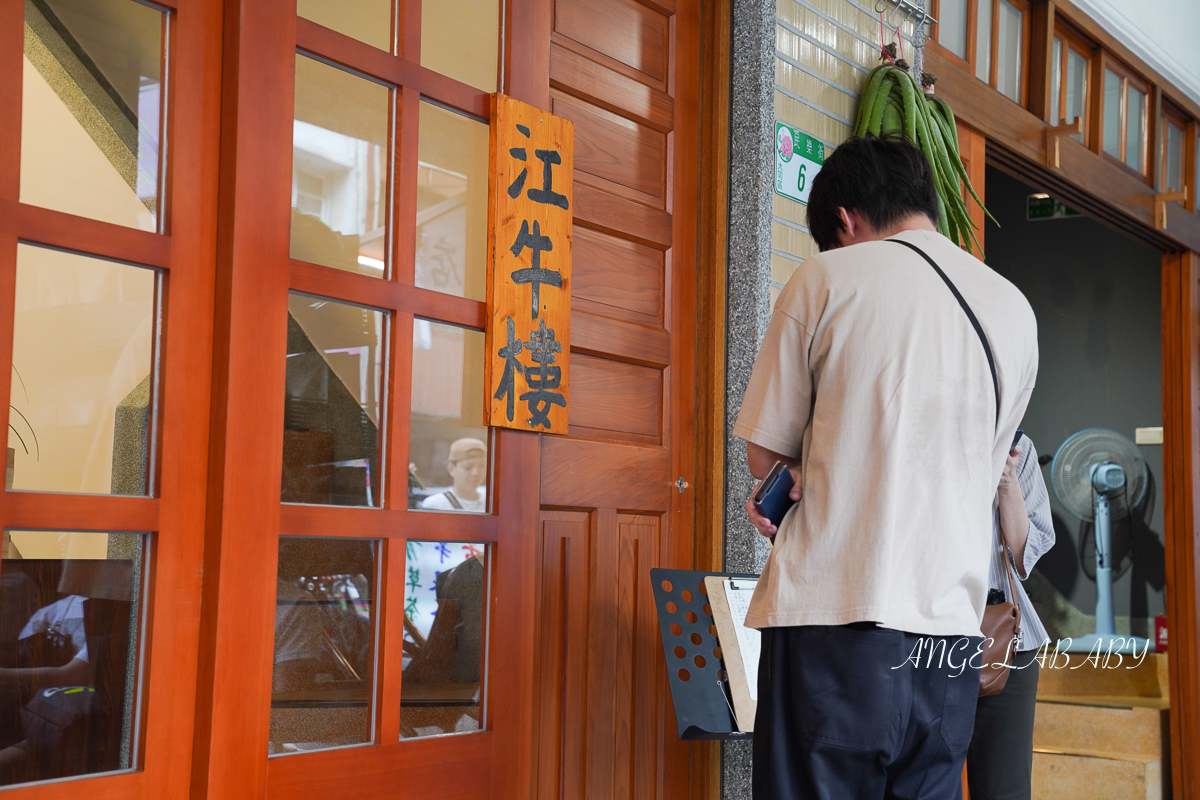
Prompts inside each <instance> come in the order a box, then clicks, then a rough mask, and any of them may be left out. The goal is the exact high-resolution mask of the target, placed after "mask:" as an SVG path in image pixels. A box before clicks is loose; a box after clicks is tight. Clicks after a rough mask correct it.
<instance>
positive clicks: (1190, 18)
mask: <svg viewBox="0 0 1200 800" xmlns="http://www.w3.org/2000/svg"><path fill="white" fill-rule="evenodd" d="M1075 4H1076V5H1077V6H1079V8H1080V9H1081V10H1082V11H1084V13H1086V14H1088V15H1089V16H1091V17H1092V18H1093V19H1094V20H1096V21H1097V22H1099V23H1100V24H1101V25H1103V26H1104V28H1105V29H1106V30H1108V31H1109V32H1110V33H1111V34H1112V35H1113V36H1115V37H1116V38H1117V39H1118V40H1119V41H1120V42H1121V43H1122V44H1124V45H1125V46H1126V47H1128V48H1129V49H1130V50H1132V51H1133V52H1134V53H1135V54H1137V55H1138V56H1139V57H1141V58H1142V59H1144V60H1145V61H1146V63H1147V64H1149V65H1150V66H1151V67H1153V68H1154V69H1156V70H1158V71H1159V72H1160V73H1162V75H1163V77H1165V78H1166V79H1167V80H1169V81H1172V82H1173V83H1174V84H1175V85H1176V86H1178V87H1179V88H1180V89H1182V90H1183V91H1184V92H1186V93H1187V94H1188V95H1189V96H1190V97H1191V98H1192V100H1194V101H1196V102H1197V103H1200V46H1198V41H1197V40H1200V2H1197V0H1150V1H1149V2H1147V0H1075Z"/></svg>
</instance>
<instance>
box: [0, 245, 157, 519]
mask: <svg viewBox="0 0 1200 800" xmlns="http://www.w3.org/2000/svg"><path fill="white" fill-rule="evenodd" d="M157 286H158V274H157V273H156V272H155V271H154V270H150V269H143V268H141V267H133V266H130V265H128V264H118V263H115V262H112V261H102V260H100V259H98V258H91V257H90V256H81V255H78V254H75V253H66V252H63V251H61V250H51V249H49V248H45V247H35V246H33V245H27V244H20V245H18V246H17V294H16V313H15V316H14V318H13V374H12V388H11V391H10V394H9V403H10V410H9V422H10V426H9V429H8V451H9V457H10V458H11V459H12V461H11V462H10V463H12V465H13V476H12V488H14V489H24V490H31V491H43V492H83V493H88V494H134V495H141V494H147V493H149V486H148V481H149V475H150V474H151V472H152V470H151V469H150V464H149V453H151V452H153V449H152V448H150V447H149V443H150V441H151V431H152V430H153V425H152V421H153V419H154V416H155V414H154V401H155V399H156V398H155V391H154V379H153V372H154V358H155V354H154V349H155V340H156V333H157V330H156V329H157V318H158V314H157V311H156V307H157V300H156V293H157Z"/></svg>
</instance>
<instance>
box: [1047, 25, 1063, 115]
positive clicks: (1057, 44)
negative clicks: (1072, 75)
mask: <svg viewBox="0 0 1200 800" xmlns="http://www.w3.org/2000/svg"><path fill="white" fill-rule="evenodd" d="M1062 51H1063V43H1062V39H1055V40H1054V60H1053V62H1052V63H1053V64H1054V67H1053V68H1052V69H1051V72H1050V124H1051V125H1057V124H1059V121H1060V120H1062V118H1063V116H1064V115H1062V114H1060V113H1059V110H1060V109H1061V108H1062V103H1061V102H1060V101H1061V97H1060V96H1061V94H1062Z"/></svg>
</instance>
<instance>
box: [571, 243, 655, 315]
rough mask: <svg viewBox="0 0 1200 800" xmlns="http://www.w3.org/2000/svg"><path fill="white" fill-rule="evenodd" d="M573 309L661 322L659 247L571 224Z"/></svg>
mask: <svg viewBox="0 0 1200 800" xmlns="http://www.w3.org/2000/svg"><path fill="white" fill-rule="evenodd" d="M571 267H572V271H573V273H574V278H575V282H574V286H573V287H572V290H571V302H572V304H573V305H574V306H575V307H576V308H581V309H585V310H588V311H595V312H596V313H600V314H607V315H609V316H612V317H616V318H618V319H623V320H627V321H629V322H640V323H642V324H647V325H655V326H661V325H662V321H663V275H664V271H665V269H666V265H665V259H664V255H663V251H661V250H658V249H656V248H653V247H647V246H646V245H642V244H638V243H636V242H631V241H628V240H626V239H618V238H617V237H615V236H611V235H609V234H605V233H600V232H599V231H593V230H591V229H590V228H584V227H581V226H576V228H575V233H574V236H573V237H572V264H571Z"/></svg>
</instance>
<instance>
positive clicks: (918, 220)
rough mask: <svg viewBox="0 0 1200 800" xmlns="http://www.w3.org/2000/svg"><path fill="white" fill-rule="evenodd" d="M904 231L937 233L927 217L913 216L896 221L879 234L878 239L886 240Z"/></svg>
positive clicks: (922, 215)
mask: <svg viewBox="0 0 1200 800" xmlns="http://www.w3.org/2000/svg"><path fill="white" fill-rule="evenodd" d="M905 231H932V232H933V233H937V228H936V227H935V226H934V224H933V223H932V222H930V221H929V217H927V216H925V215H924V214H913V215H912V216H909V217H905V218H904V219H902V220H900V221H898V222H897V223H896V224H895V225H892V226H891V227H890V228H888V229H887V230H886V231H881V232H879V234H878V236H879V238H880V239H887V238H889V237H891V236H895V235H896V234H898V233H904V232H905Z"/></svg>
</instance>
